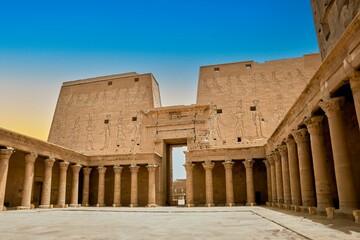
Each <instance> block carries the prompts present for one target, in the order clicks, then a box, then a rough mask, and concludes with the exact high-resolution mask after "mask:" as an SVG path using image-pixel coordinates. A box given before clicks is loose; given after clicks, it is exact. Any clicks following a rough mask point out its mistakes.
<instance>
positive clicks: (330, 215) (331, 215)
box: [325, 207, 335, 219]
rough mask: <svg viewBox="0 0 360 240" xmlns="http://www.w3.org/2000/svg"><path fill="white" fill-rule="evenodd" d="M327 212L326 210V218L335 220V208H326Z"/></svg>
mask: <svg viewBox="0 0 360 240" xmlns="http://www.w3.org/2000/svg"><path fill="white" fill-rule="evenodd" d="M325 210H326V217H327V218H328V219H333V218H334V216H335V208H333V207H328V208H325Z"/></svg>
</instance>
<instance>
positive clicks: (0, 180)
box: [0, 148, 158, 211]
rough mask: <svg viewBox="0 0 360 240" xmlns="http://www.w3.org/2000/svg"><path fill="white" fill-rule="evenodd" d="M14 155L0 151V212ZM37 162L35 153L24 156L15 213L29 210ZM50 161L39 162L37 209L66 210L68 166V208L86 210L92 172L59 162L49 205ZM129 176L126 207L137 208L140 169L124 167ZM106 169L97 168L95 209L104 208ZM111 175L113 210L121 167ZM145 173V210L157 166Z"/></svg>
mask: <svg viewBox="0 0 360 240" xmlns="http://www.w3.org/2000/svg"><path fill="white" fill-rule="evenodd" d="M13 152H14V149H12V148H6V149H0V211H2V210H3V206H4V199H5V192H6V183H7V178H8V169H9V159H10V157H11V155H12V153H13ZM37 158H38V155H37V153H34V152H31V153H28V154H26V155H25V174H24V182H23V187H22V198H21V206H18V207H17V209H30V208H31V206H32V205H31V196H32V192H33V182H34V174H35V160H36V159H37ZM55 161H56V160H55V159H54V158H47V159H44V160H43V163H44V175H43V182H42V190H41V199H40V205H39V208H53V207H54V205H55V206H56V207H62V208H63V207H68V204H66V185H67V184H66V181H67V171H68V168H69V166H70V168H71V171H72V180H71V200H70V207H78V206H81V205H83V206H89V192H90V190H89V188H90V173H91V171H92V169H93V168H90V167H82V166H81V165H80V164H70V163H69V162H66V161H59V181H58V184H59V185H58V193H57V202H56V203H51V194H52V191H51V185H52V182H53V177H52V176H53V166H54V163H55ZM128 167H129V168H130V172H131V201H130V206H131V207H136V206H138V171H139V169H140V166H138V165H136V164H132V165H130V166H128ZM107 168H108V167H104V166H98V167H97V171H98V178H99V179H98V194H97V204H96V206H98V207H102V206H105V173H106V170H107ZM112 168H113V171H114V199H113V205H112V206H113V207H119V206H121V172H122V169H123V168H124V166H119V165H115V166H112ZM146 168H147V170H148V173H149V175H148V176H149V180H148V182H149V187H148V189H149V193H148V206H149V207H154V206H157V205H156V172H157V169H158V165H156V164H149V165H147V166H146ZM81 170H82V171H83V188H82V204H79V202H78V199H79V197H78V196H79V174H80V171H81Z"/></svg>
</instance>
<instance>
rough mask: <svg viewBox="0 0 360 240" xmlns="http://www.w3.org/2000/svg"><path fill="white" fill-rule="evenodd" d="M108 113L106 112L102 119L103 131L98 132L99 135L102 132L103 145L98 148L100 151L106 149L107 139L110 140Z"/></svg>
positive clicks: (107, 145)
mask: <svg viewBox="0 0 360 240" xmlns="http://www.w3.org/2000/svg"><path fill="white" fill-rule="evenodd" d="M110 126H111V123H110V115H109V114H107V115H106V116H105V120H104V129H103V131H102V132H101V133H100V135H103V134H104V146H103V147H102V148H101V149H100V150H101V151H102V150H104V149H107V148H108V147H109V141H110Z"/></svg>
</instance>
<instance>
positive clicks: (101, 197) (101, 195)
mask: <svg viewBox="0 0 360 240" xmlns="http://www.w3.org/2000/svg"><path fill="white" fill-rule="evenodd" d="M97 170H98V173H99V182H98V201H97V204H96V207H105V172H106V167H104V166H99V167H98V168H97Z"/></svg>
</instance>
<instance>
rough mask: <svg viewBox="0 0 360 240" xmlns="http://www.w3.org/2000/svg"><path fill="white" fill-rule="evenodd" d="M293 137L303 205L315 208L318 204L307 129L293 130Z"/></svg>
mask: <svg viewBox="0 0 360 240" xmlns="http://www.w3.org/2000/svg"><path fill="white" fill-rule="evenodd" d="M292 135H293V136H294V139H295V142H296V144H297V151H298V159H299V172H300V186H301V198H302V199H301V201H302V205H303V206H305V207H313V206H315V204H316V202H315V190H314V185H315V184H314V177H313V168H312V163H311V153H310V144H309V141H310V139H309V135H308V133H307V130H306V129H305V128H301V129H299V130H293V131H292Z"/></svg>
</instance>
